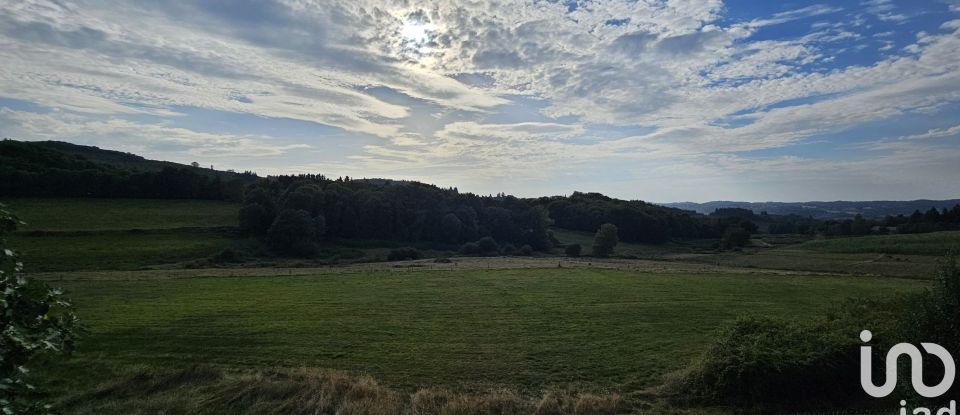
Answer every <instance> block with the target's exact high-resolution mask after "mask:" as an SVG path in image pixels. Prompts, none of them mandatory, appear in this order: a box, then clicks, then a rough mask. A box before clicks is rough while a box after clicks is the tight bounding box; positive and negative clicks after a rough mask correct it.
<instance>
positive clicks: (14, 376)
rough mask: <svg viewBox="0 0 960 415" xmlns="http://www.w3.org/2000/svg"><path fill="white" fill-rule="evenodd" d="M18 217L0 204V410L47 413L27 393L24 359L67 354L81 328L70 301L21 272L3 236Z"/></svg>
mask: <svg viewBox="0 0 960 415" xmlns="http://www.w3.org/2000/svg"><path fill="white" fill-rule="evenodd" d="M19 223H20V222H19V221H18V220H17V219H16V217H14V216H13V215H11V214H10V213H9V212H8V211H7V210H6V207H5V206H4V205H2V204H0V291H2V292H3V301H0V327H3V329H2V331H0V412H2V413H4V414H21V413H22V414H26V413H46V412H47V411H46V408H45V407H44V406H43V405H42V404H40V403H38V402H35V401H33V400H31V399H30V396H29V393H30V391H31V390H33V387H32V386H31V385H29V384H28V383H27V379H26V378H25V374H26V373H28V370H27V368H26V367H25V365H26V364H27V363H29V362H30V361H31V359H32V358H33V357H36V356H38V355H41V354H65V355H67V354H69V353H70V352H71V351H72V350H73V348H74V344H75V341H76V338H77V335H78V332H79V320H78V319H77V316H76V314H74V311H73V305H72V304H71V303H70V301H69V300H67V299H66V298H65V297H64V296H63V293H62V292H61V291H60V290H59V289H52V288H50V287H48V286H47V285H46V284H44V283H43V282H41V281H36V280H33V279H30V278H26V277H25V276H23V275H22V274H21V272H22V270H23V264H22V263H21V262H20V261H19V260H18V258H17V255H16V253H15V252H14V251H13V250H11V249H10V248H8V247H7V245H6V240H5V236H6V235H7V234H8V233H10V232H13V230H14V229H16V227H17V224H19Z"/></svg>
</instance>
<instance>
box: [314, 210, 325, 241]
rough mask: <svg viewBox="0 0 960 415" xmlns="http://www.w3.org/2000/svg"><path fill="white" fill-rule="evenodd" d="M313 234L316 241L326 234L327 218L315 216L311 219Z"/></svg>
mask: <svg viewBox="0 0 960 415" xmlns="http://www.w3.org/2000/svg"><path fill="white" fill-rule="evenodd" d="M313 232H314V233H315V234H316V237H317V239H318V240H319V239H321V238H323V235H326V234H327V218H325V217H324V216H323V215H317V216H316V217H315V218H313Z"/></svg>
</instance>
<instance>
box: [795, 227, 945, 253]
mask: <svg viewBox="0 0 960 415" xmlns="http://www.w3.org/2000/svg"><path fill="white" fill-rule="evenodd" d="M795 247H796V249H804V250H810V251H817V252H833V253H845V254H863V253H882V254H891V255H929V256H942V255H944V254H946V253H947V252H948V251H950V250H953V251H954V252H957V251H960V231H948V232H934V233H923V234H907V235H877V236H862V237H858V238H836V239H821V240H816V241H809V242H805V243H802V244H800V245H796V246H795Z"/></svg>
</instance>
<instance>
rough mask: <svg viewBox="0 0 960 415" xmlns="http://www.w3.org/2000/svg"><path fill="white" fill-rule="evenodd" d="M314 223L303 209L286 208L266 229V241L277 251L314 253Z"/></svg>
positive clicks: (282, 252) (305, 254)
mask: <svg viewBox="0 0 960 415" xmlns="http://www.w3.org/2000/svg"><path fill="white" fill-rule="evenodd" d="M316 236H317V233H316V224H315V223H314V221H313V218H311V217H310V214H309V213H307V212H306V211H303V210H293V209H286V210H283V211H281V212H280V214H279V215H277V218H276V219H275V220H274V221H273V224H272V225H270V229H269V230H268V231H267V241H268V242H269V244H270V246H271V247H272V248H273V249H275V250H276V251H277V252H279V253H281V254H286V255H293V256H311V255H313V254H315V253H316V248H317V247H316V245H315V244H314V241H315V240H316Z"/></svg>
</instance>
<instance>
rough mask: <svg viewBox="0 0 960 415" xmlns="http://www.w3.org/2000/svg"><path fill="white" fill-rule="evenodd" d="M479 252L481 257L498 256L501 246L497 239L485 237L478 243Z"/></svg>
mask: <svg viewBox="0 0 960 415" xmlns="http://www.w3.org/2000/svg"><path fill="white" fill-rule="evenodd" d="M477 250H478V252H479V253H480V254H481V255H496V254H497V252H500V246H499V245H497V241H496V240H495V239H493V238H491V237H489V236H484V237H483V238H480V239H479V240H478V241H477Z"/></svg>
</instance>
